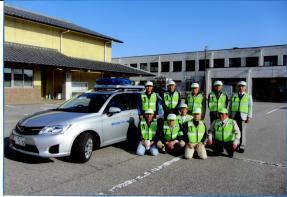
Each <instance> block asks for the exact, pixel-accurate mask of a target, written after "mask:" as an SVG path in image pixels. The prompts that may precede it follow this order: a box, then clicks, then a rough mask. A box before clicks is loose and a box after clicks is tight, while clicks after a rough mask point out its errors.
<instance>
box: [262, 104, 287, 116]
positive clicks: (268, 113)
mask: <svg viewBox="0 0 287 197" xmlns="http://www.w3.org/2000/svg"><path fill="white" fill-rule="evenodd" d="M282 107H284V106H280V107H278V108H275V109H273V110H271V111H269V112H267V113H266V115H268V114H271V113H273V112H275V111H277V110H278V109H281V108H282Z"/></svg>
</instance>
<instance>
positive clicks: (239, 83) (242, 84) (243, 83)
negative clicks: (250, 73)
mask: <svg viewBox="0 0 287 197" xmlns="http://www.w3.org/2000/svg"><path fill="white" fill-rule="evenodd" d="M237 85H238V86H240V85H241V86H246V85H247V84H246V82H245V81H239V82H238V83H237Z"/></svg>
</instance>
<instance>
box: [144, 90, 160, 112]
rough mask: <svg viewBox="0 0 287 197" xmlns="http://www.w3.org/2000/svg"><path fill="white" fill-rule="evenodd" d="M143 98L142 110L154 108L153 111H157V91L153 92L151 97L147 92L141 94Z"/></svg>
mask: <svg viewBox="0 0 287 197" xmlns="http://www.w3.org/2000/svg"><path fill="white" fill-rule="evenodd" d="M141 100H142V110H143V111H145V110H147V109H152V110H153V111H156V100H157V97H156V93H154V92H153V93H152V94H151V95H150V97H148V96H147V95H146V93H142V94H141Z"/></svg>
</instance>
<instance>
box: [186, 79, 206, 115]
mask: <svg viewBox="0 0 287 197" xmlns="http://www.w3.org/2000/svg"><path fill="white" fill-rule="evenodd" d="M185 102H186V103H187V105H188V110H189V112H190V113H192V111H193V109H195V108H200V109H201V119H202V120H203V119H204V117H205V108H206V98H205V95H204V94H203V92H200V90H199V84H198V83H192V84H191V93H190V94H188V95H187V97H186V101H185Z"/></svg>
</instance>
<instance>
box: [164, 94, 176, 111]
mask: <svg viewBox="0 0 287 197" xmlns="http://www.w3.org/2000/svg"><path fill="white" fill-rule="evenodd" d="M163 98H164V103H165V105H166V106H167V108H168V109H174V108H175V107H176V106H177V104H178V102H179V99H180V98H179V93H178V92H177V91H174V93H173V94H172V96H170V94H169V92H165V93H164V95H163Z"/></svg>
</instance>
